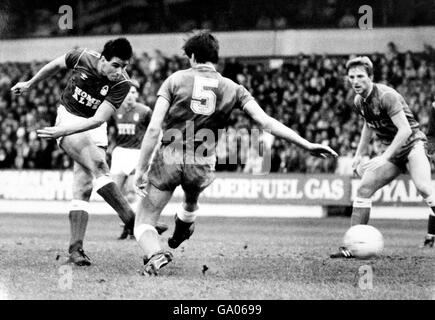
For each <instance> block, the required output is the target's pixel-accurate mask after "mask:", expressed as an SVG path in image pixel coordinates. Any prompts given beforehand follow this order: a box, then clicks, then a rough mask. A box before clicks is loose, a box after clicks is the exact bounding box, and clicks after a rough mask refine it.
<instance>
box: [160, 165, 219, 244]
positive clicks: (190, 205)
mask: <svg viewBox="0 0 435 320" xmlns="http://www.w3.org/2000/svg"><path fill="white" fill-rule="evenodd" d="M195 161H196V162H197V163H195V164H186V165H185V166H184V170H183V181H182V183H181V186H182V187H183V190H184V201H183V205H182V208H181V210H180V211H178V212H177V214H176V215H175V228H174V233H173V234H172V236H171V237H170V238H169V239H168V245H169V247H171V248H173V249H175V248H177V247H178V246H179V245H180V244H181V243H182V242H183V241H184V240H187V239H189V238H190V236H191V235H192V234H193V231H194V229H195V219H196V216H197V215H198V198H199V195H200V194H201V192H202V191H204V190H205V189H206V188H207V187H208V186H209V185H210V184H211V183H212V182H213V180H214V177H215V175H214V171H215V168H214V167H215V158H214V157H209V158H207V157H202V158H195ZM198 162H200V163H198Z"/></svg>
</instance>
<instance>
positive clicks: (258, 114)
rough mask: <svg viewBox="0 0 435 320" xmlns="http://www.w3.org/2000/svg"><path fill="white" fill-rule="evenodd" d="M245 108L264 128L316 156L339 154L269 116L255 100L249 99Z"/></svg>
mask: <svg viewBox="0 0 435 320" xmlns="http://www.w3.org/2000/svg"><path fill="white" fill-rule="evenodd" d="M244 110H245V112H246V113H247V114H249V116H250V117H251V118H252V119H253V120H254V121H255V122H257V123H258V124H259V125H260V127H261V128H262V129H264V130H267V131H270V132H271V133H272V134H273V135H274V136H276V137H278V138H283V139H285V140H287V141H288V142H291V143H294V144H296V145H297V146H299V147H301V148H303V149H306V150H308V151H310V153H311V154H312V155H314V156H316V157H321V158H325V157H327V156H333V157H336V156H337V153H336V152H335V151H334V150H332V149H331V148H330V147H328V146H324V145H321V144H317V143H311V142H309V141H308V140H306V139H304V138H302V137H301V136H300V135H299V134H297V133H296V132H295V131H293V130H292V129H290V128H289V127H287V126H285V125H283V124H282V123H281V122H279V121H278V120H276V119H274V118H272V117H270V116H268V115H267V114H266V113H265V112H264V111H263V109H261V107H260V106H259V105H258V103H257V102H256V101H255V100H250V101H248V102H247V103H246V104H245V106H244Z"/></svg>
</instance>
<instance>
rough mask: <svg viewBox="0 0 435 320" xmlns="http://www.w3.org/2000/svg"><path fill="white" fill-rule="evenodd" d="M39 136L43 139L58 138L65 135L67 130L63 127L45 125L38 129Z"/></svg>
mask: <svg viewBox="0 0 435 320" xmlns="http://www.w3.org/2000/svg"><path fill="white" fill-rule="evenodd" d="M36 133H37V134H38V137H39V138H43V139H57V138H60V137H63V136H64V135H65V131H64V130H63V128H61V127H45V128H43V129H38V130H36Z"/></svg>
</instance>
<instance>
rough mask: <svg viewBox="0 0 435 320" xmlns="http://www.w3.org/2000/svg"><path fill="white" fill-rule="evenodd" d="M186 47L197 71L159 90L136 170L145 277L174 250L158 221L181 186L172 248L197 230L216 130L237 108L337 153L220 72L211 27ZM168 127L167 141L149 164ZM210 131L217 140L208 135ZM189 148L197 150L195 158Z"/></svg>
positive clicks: (315, 150)
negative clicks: (162, 239) (295, 128)
mask: <svg viewBox="0 0 435 320" xmlns="http://www.w3.org/2000/svg"><path fill="white" fill-rule="evenodd" d="M184 51H185V54H186V55H187V57H188V58H189V61H190V64H191V68H190V69H187V70H182V71H178V72H176V73H174V74H173V75H171V76H170V77H169V78H168V79H166V80H165V82H164V83H163V84H162V86H161V88H160V89H159V91H158V93H157V95H158V98H157V101H156V104H155V107H154V111H153V116H152V118H151V122H150V124H149V126H148V129H147V132H146V133H145V137H144V140H143V142H142V147H141V154H140V159H139V163H138V166H137V168H136V174H135V181H136V186H137V187H138V189H139V190H141V191H142V193H143V197H142V198H141V200H140V202H139V207H138V210H137V215H136V223H135V228H134V235H135V237H136V240H137V241H138V242H139V245H140V246H141V248H142V249H143V253H144V254H145V256H144V264H145V267H144V272H143V273H144V274H145V275H147V274H148V275H156V274H157V273H158V270H159V269H160V268H162V267H163V266H165V265H166V264H168V263H169V262H170V261H171V260H172V255H171V253H170V252H168V251H163V250H162V246H161V244H160V241H159V237H158V234H157V231H156V229H155V227H154V226H155V224H156V221H157V220H158V218H159V216H160V213H161V211H162V210H163V208H164V207H165V206H166V204H167V203H168V201H169V200H170V199H171V196H172V193H173V192H174V189H175V188H176V187H177V186H178V185H181V187H182V189H183V190H184V201H183V205H182V207H181V208H180V210H179V211H178V212H177V214H176V216H175V229H174V232H173V234H172V236H171V237H170V238H169V239H168V245H169V247H170V248H172V249H175V248H177V247H178V246H179V245H180V244H181V243H182V242H183V241H184V240H186V239H189V237H190V236H191V235H192V233H193V230H194V226H195V218H196V216H197V215H198V212H199V211H198V197H199V195H200V193H201V192H202V191H203V190H204V189H205V188H206V187H207V186H208V185H210V184H211V183H212V181H213V178H214V165H215V162H216V153H215V147H216V143H217V140H218V139H217V138H218V130H219V129H224V128H225V127H226V125H227V120H228V118H229V116H230V113H231V111H232V110H233V109H234V108H240V109H243V110H244V111H245V112H246V113H247V114H248V115H249V116H251V118H252V119H253V120H254V121H255V122H257V123H258V124H259V125H260V126H261V128H263V129H265V130H269V131H270V132H271V133H272V134H274V135H275V136H277V137H280V138H284V139H286V140H287V141H289V142H292V143H294V144H296V145H298V146H300V147H302V148H304V149H306V150H309V151H310V152H311V154H313V155H315V156H318V157H326V156H337V154H336V153H335V152H334V151H333V150H332V149H331V148H329V147H328V146H323V145H320V144H313V143H310V142H309V141H307V140H305V139H303V138H302V137H301V136H299V135H298V134H297V133H296V132H294V131H293V130H291V129H290V128H288V127H286V126H284V125H283V124H282V123H280V122H279V121H277V120H275V119H273V118H271V117H269V116H268V115H267V114H266V113H265V112H264V111H263V110H262V109H261V107H260V106H259V105H258V104H257V103H256V101H255V100H254V98H253V97H252V96H251V94H250V93H249V92H248V91H247V90H246V89H245V88H244V87H243V86H241V85H238V84H236V83H234V82H233V81H231V80H230V79H227V78H224V77H222V76H221V75H220V74H219V73H218V72H217V71H216V69H215V64H216V63H217V62H218V54H219V44H218V41H217V40H216V39H215V37H214V36H213V35H211V34H210V33H208V32H205V31H202V32H199V33H197V34H196V35H194V36H192V37H191V38H189V39H188V40H187V41H186V43H185V45H184ZM162 130H163V139H162V145H161V146H160V147H159V148H158V150H157V151H156V153H155V156H154V158H153V161H152V163H151V166H150V168H149V165H148V164H149V160H150V158H151V155H152V154H153V151H154V149H155V147H156V145H157V142H158V139H159V135H160V132H161V131H162ZM210 132H211V133H212V137H210V135H208V134H207V133H210ZM204 138H207V139H204ZM183 149H185V150H186V152H184V151H183ZM188 150H190V151H192V150H195V155H194V156H193V155H192V154H189V151H188ZM198 150H201V152H198ZM204 151H205V153H206V155H205V156H198V154H199V153H200V154H201V155H204ZM192 158H193V159H192ZM148 169H149V171H148Z"/></svg>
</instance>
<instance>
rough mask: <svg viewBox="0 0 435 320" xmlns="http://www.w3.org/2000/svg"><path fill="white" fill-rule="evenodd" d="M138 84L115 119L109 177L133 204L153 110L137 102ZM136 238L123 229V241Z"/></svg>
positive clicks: (162, 228) (129, 229) (130, 232)
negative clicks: (139, 165)
mask: <svg viewBox="0 0 435 320" xmlns="http://www.w3.org/2000/svg"><path fill="white" fill-rule="evenodd" d="M138 88H139V83H138V82H137V81H135V80H132V86H131V87H130V91H129V93H128V95H127V97H126V98H125V100H124V102H123V103H122V104H121V107H120V108H119V109H118V110H117V111H116V113H115V114H114V115H113V120H114V123H115V127H116V129H117V130H116V131H117V133H116V138H115V148H114V149H113V151H112V163H111V166H110V174H111V177H112V179H113V181H114V182H115V183H116V184H117V185H118V187H119V188H120V189H121V191H122V192H123V194H124V195H125V196H126V198H127V200H128V201H129V202H130V203H133V202H134V201H135V200H136V192H135V190H134V187H133V179H132V178H133V175H132V173H133V172H134V169H135V168H136V165H137V162H138V161H139V154H140V146H141V144H142V139H143V136H144V135H145V131H146V129H147V127H148V124H149V122H150V119H151V114H152V110H151V108H150V107H147V106H145V105H144V104H142V103H139V102H137V99H138V96H139V94H138V91H137V90H138ZM156 229H158V231H159V233H162V232H164V231H165V230H167V226H166V225H164V224H161V223H159V225H157V226H156ZM129 237H130V238H132V237H133V229H131V228H128V226H126V225H124V229H123V231H122V234H121V236H120V237H119V238H118V239H120V240H123V239H127V238H129Z"/></svg>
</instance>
